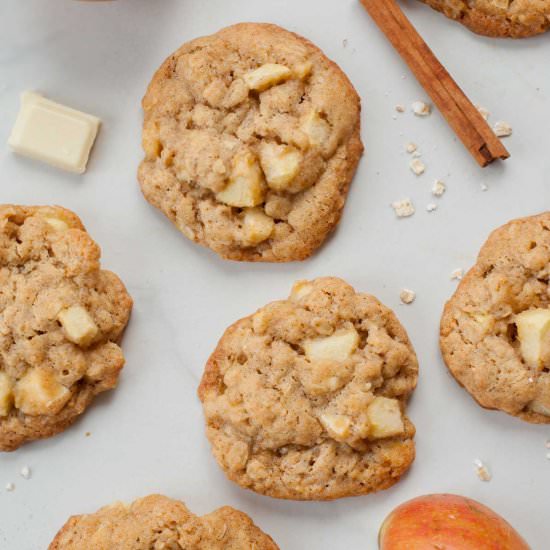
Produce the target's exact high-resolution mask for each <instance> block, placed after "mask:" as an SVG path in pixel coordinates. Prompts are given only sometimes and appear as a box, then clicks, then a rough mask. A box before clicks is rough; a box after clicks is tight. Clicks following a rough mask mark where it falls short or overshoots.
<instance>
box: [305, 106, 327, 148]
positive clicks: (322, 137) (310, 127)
mask: <svg viewBox="0 0 550 550" xmlns="http://www.w3.org/2000/svg"><path fill="white" fill-rule="evenodd" d="M301 129H302V131H303V132H304V133H305V134H306V135H307V137H308V139H309V143H310V144H311V145H314V146H322V145H323V144H324V143H325V142H326V141H327V140H328V138H329V137H330V124H329V123H328V122H327V121H326V120H325V119H323V118H321V117H320V116H319V113H318V112H317V111H310V112H309V113H308V114H307V115H306V116H305V118H304V119H303V121H302V124H301Z"/></svg>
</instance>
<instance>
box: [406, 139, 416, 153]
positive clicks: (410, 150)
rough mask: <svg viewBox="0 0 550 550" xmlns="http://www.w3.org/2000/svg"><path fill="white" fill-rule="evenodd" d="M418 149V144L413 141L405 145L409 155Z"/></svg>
mask: <svg viewBox="0 0 550 550" xmlns="http://www.w3.org/2000/svg"><path fill="white" fill-rule="evenodd" d="M416 149H417V146H416V143H413V142H412V141H411V142H409V143H407V145H405V151H407V153H414V152H415V151H416Z"/></svg>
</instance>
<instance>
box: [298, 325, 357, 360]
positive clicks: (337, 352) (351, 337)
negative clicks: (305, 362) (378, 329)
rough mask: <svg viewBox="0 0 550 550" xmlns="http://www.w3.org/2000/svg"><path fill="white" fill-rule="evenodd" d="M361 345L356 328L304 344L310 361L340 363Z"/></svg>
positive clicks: (339, 331) (338, 331)
mask: <svg viewBox="0 0 550 550" xmlns="http://www.w3.org/2000/svg"><path fill="white" fill-rule="evenodd" d="M358 345H359V334H357V331H356V330H355V328H350V329H342V330H337V331H336V332H335V333H334V334H333V335H332V336H328V337H326V338H315V339H314V340H306V341H305V342H304V350H305V352H306V357H307V358H308V359H309V360H310V361H338V362H342V361H345V360H346V359H348V358H349V357H350V356H351V354H352V353H353V352H354V351H355V350H356V349H357V346H358Z"/></svg>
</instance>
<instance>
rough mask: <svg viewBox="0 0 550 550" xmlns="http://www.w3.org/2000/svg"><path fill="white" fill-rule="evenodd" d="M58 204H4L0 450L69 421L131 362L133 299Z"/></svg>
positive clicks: (0, 209) (0, 224)
mask: <svg viewBox="0 0 550 550" xmlns="http://www.w3.org/2000/svg"><path fill="white" fill-rule="evenodd" d="M99 257H100V249H99V247H98V245H97V244H96V243H95V242H94V241H93V240H92V239H91V237H90V236H89V235H88V233H87V232H86V230H85V229H84V227H83V225H82V223H81V221H80V220H79V218H78V217H77V216H76V215H75V214H73V213H72V212H70V211H69V210H65V209H64V208H60V207H50V206H40V207H39V206H29V207H27V206H12V205H3V206H0V450H1V451H11V450H13V449H16V448H17V447H19V445H21V444H22V443H24V442H26V441H29V440H33V439H39V438H43V437H49V436H51V435H54V434H56V433H58V432H60V431H62V430H64V429H65V428H66V427H67V426H69V425H70V424H71V423H72V422H73V421H74V420H75V419H76V418H77V416H78V415H79V414H81V413H82V412H83V411H84V409H85V408H86V407H87V406H88V404H89V403H90V402H91V401H92V399H93V398H94V396H95V395H96V394H98V393H100V392H103V391H105V390H109V389H111V388H113V387H114V386H115V385H116V383H117V379H118V375H119V371H120V369H121V368H122V366H123V364H124V357H123V355H122V351H121V349H120V348H119V346H118V345H117V342H118V340H119V338H120V337H121V335H122V331H123V330H124V327H125V326H126V323H127V322H128V318H129V315H130V310H131V307H132V300H131V298H130V296H129V295H128V293H127V292H126V289H125V288H124V285H123V284H122V282H121V281H120V279H119V278H118V277H117V276H116V275H115V274H114V273H111V272H110V271H103V270H101V269H100V265H99Z"/></svg>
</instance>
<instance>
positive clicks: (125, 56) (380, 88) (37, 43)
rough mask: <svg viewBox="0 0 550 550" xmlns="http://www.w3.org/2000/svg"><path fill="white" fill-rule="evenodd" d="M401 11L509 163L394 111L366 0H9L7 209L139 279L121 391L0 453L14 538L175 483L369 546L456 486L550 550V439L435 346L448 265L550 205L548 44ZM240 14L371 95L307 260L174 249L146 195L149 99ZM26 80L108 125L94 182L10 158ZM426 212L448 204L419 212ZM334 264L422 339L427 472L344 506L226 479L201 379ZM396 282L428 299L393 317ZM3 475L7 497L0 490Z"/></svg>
mask: <svg viewBox="0 0 550 550" xmlns="http://www.w3.org/2000/svg"><path fill="white" fill-rule="evenodd" d="M406 9H407V12H408V14H409V15H410V17H411V18H412V20H413V21H414V23H415V24H416V25H417V26H418V28H419V30H420V31H421V32H422V34H423V35H424V36H425V38H426V40H427V41H428V42H429V43H430V45H431V46H432V47H433V49H434V50H435V52H436V53H437V54H438V55H439V56H440V58H441V60H442V61H443V62H444V64H445V65H446V66H447V67H448V69H449V70H450V71H451V73H452V74H454V75H455V77H456V78H457V80H458V81H459V82H460V83H461V84H462V86H463V88H464V89H465V90H466V92H467V93H468V94H469V95H470V96H471V97H472V99H473V100H474V101H476V102H479V103H480V104H482V105H484V106H486V107H487V108H488V109H490V111H491V112H492V113H493V115H492V118H491V120H492V121H493V122H494V121H496V120H498V119H504V120H508V121H509V122H510V123H511V124H512V125H513V128H514V135H513V136H512V137H511V138H509V139H508V140H507V141H506V145H507V146H508V147H509V149H510V151H511V153H512V158H511V159H510V160H509V161H507V162H506V163H504V164H502V163H501V164H497V165H495V166H491V167H489V168H487V169H485V170H481V169H480V168H478V167H477V165H475V163H474V162H473V160H472V159H471V158H470V157H469V156H468V154H467V153H466V152H465V151H464V150H463V148H462V146H461V145H460V144H459V143H457V142H456V139H455V138H454V136H453V134H452V133H451V131H450V130H449V128H448V127H447V126H446V125H445V123H444V121H443V120H442V119H441V117H440V115H439V114H438V113H437V112H435V113H434V114H433V115H432V116H430V117H429V118H427V119H419V118H416V117H414V116H413V115H412V114H411V113H410V112H407V113H406V114H399V115H397V114H396V113H395V111H394V106H395V104H396V103H403V104H406V105H407V106H409V105H410V103H411V102H412V101H414V100H416V99H422V98H424V94H423V92H422V90H421V89H420V88H419V86H418V84H417V83H416V82H415V80H414V79H413V78H412V77H411V76H410V74H409V72H408V71H407V69H406V68H405V67H404V66H403V64H402V63H401V61H400V60H399V59H398V58H397V56H396V55H395V53H394V52H393V51H392V49H391V48H390V46H389V45H388V44H387V43H386V42H385V40H384V39H383V38H382V36H381V34H380V33H379V32H378V30H377V29H376V28H375V27H374V25H373V23H372V22H371V21H370V20H369V17H368V16H367V15H366V14H365V13H364V12H363V11H362V9H361V7H360V6H359V3H358V1H356V0H339V1H336V2H335V1H329V0H263V1H260V2H258V1H256V0H233V1H231V2H229V1H228V0H208V1H206V0H117V1H115V2H96V3H84V2H76V1H70V0H24V1H22V0H2V3H1V6H0V43H1V48H0V144H3V145H1V146H0V200H1V201H2V202H21V203H29V204H35V203H58V204H62V205H64V206H67V207H68V208H71V209H74V210H75V211H76V212H77V213H78V214H79V215H80V216H81V217H82V219H83V220H84V222H85V224H86V225H87V227H88V229H89V231H90V233H91V234H92V236H93V237H94V238H95V239H96V240H97V241H98V242H99V243H100V244H101V247H102V249H103V263H104V265H105V266H106V267H108V268H111V269H113V270H114V271H116V272H117V273H118V274H120V276H121V277H122V279H123V280H124V281H125V282H126V284H127V286H128V288H129V290H130V292H131V293H132V295H133V297H134V299H135V309H134V313H133V317H132V320H131V323H130V325H129V327H128V331H127V333H126V336H125V339H124V346H123V347H124V351H125V354H126V357H127V366H126V368H125V371H124V374H123V376H122V380H121V383H120V386H119V388H118V389H117V390H116V391H114V392H111V394H110V395H106V396H104V397H102V398H100V399H98V400H97V402H96V403H95V404H94V406H92V407H91V408H90V409H89V410H88V412H87V413H86V414H85V415H84V416H83V417H82V419H81V420H79V421H78V422H77V423H76V424H75V425H74V426H73V427H72V428H71V429H69V430H67V431H66V432H65V433H64V434H61V435H59V436H57V437H55V438H52V439H49V440H47V441H43V442H38V443H33V444H30V445H26V446H25V447H23V448H21V449H20V450H18V451H17V452H15V453H11V454H3V455H2V456H0V548H2V549H7V550H34V549H37V548H45V547H46V546H47V544H48V542H49V541H50V540H51V538H52V537H53V535H54V534H55V532H56V531H57V529H58V528H59V527H60V526H61V525H62V524H63V522H64V521H65V520H66V518H67V517H68V516H69V515H71V514H74V513H78V512H91V511H93V510H95V509H97V508H98V507H99V506H101V505H103V504H107V503H109V502H111V501H114V500H117V499H123V500H130V499H133V498H135V497H137V496H140V495H145V494H148V493H151V492H161V493H165V494H167V495H171V496H173V497H178V498H182V499H185V501H186V502H187V503H188V505H189V506H190V507H191V508H192V509H193V510H194V511H196V512H198V513H203V512H207V511H209V510H212V509H213V508H215V507H217V506H220V505H223V504H230V505H232V506H235V507H237V508H240V509H242V510H244V511H246V512H248V513H250V514H251V515H252V516H253V518H254V520H255V521H256V522H257V523H258V524H259V525H261V526H262V527H263V528H264V529H265V530H266V531H267V532H269V533H271V534H272V535H273V537H274V538H275V539H276V540H277V541H278V543H279V544H280V546H281V548H284V549H287V550H300V549H305V548H308V549H309V548H318V549H327V550H328V549H335V548H338V549H346V550H347V549H355V548H357V549H359V548H366V549H374V548H375V547H376V542H375V540H376V532H377V528H378V526H379V524H380V523H381V521H382V519H383V518H384V516H385V515H386V514H387V513H388V512H389V511H390V510H391V509H392V508H393V507H394V506H395V505H397V504H399V503H400V502H402V501H404V500H406V499H408V498H411V497H413V496H416V495H419V494H423V493H428V492H443V491H451V492H457V493H462V494H464V495H468V496H470V497H474V498H477V499H479V500H481V501H482V502H484V503H486V504H488V505H490V506H492V507H493V508H494V509H495V510H496V511H498V512H500V513H501V514H503V515H504V516H505V517H506V518H508V519H509V520H510V521H511V523H512V524H513V525H515V526H516V527H517V528H518V529H519V530H520V531H521V532H522V533H523V534H524V536H525V537H526V539H527V540H528V541H529V542H530V544H531V545H532V547H533V550H543V549H544V548H548V540H547V535H548V521H547V516H548V509H549V505H550V491H549V487H550V461H549V460H547V459H546V453H547V452H548V450H547V449H545V446H544V444H545V441H546V440H547V439H548V438H550V427H544V426H531V425H528V424H525V423H522V422H520V421H519V420H516V419H513V418H510V417H508V416H506V415H504V414H502V413H495V412H487V411H484V410H482V409H480V408H479V407H478V406H477V405H476V404H475V403H474V402H473V400H472V399H471V398H470V397H469V396H468V395H467V394H466V393H465V392H464V391H463V390H462V389H460V388H459V387H458V385H457V384H456V383H455V382H454V381H453V379H452V378H451V377H450V376H449V375H448V374H447V371H446V369H445V367H444V365H443V362H442V360H441V358H440V355H439V352H438V346H437V336H438V320H439V316H440V312H441V308H442V305H443V303H444V301H445V299H447V298H448V297H449V296H450V294H451V293H452V292H453V289H454V287H455V284H456V283H455V282H453V281H451V280H450V279H449V274H450V273H451V271H452V270H453V269H455V268H457V267H465V268H467V267H469V266H470V265H471V264H472V262H473V260H474V258H475V255H476V253H477V250H478V248H479V246H480V245H481V243H482V242H483V241H484V239H485V238H486V236H487V234H488V232H489V231H490V230H491V229H492V228H494V227H496V226H497V225H499V224H501V223H503V222H505V221H506V220H508V219H509V218H512V217H517V216H525V215H528V214H533V213H536V212H538V211H540V210H542V209H544V208H548V206H549V204H550V201H549V199H550V191H549V183H550V182H549V181H548V178H549V176H548V173H549V172H550V155H549V153H548V128H549V122H550V120H549V118H550V116H549V112H550V101H549V100H550V96H549V94H550V71H549V70H548V59H549V56H550V36H543V37H540V38H536V39H531V40H526V41H522V42H512V41H492V40H489V39H485V38H480V37H477V36H474V35H473V34H470V33H469V32H467V31H466V30H464V29H463V28H461V27H460V26H458V25H455V24H453V23H451V22H449V21H447V20H446V19H444V18H443V17H441V16H439V15H437V14H436V13H433V12H432V11H430V10H429V9H428V8H426V7H424V6H422V5H421V4H420V3H417V2H415V1H412V0H409V1H408V2H406ZM243 20H253V21H271V22H275V23H279V24H281V25H283V26H285V27H288V28H290V29H292V30H294V31H296V32H299V33H301V34H303V35H305V36H307V37H308V38H310V39H311V40H313V41H314V42H315V43H317V44H318V45H319V46H321V47H322V48H323V49H324V50H325V51H326V53H327V54H328V55H329V56H330V57H331V58H333V59H334V60H336V61H337V62H338V63H339V64H340V65H341V66H342V68H343V69H344V70H345V71H346V72H347V73H348V75H349V76H350V78H351V80H352V81H353V83H354V84H355V85H356V87H357V89H358V91H359V93H360V94H361V96H362V98H363V107H364V110H363V115H364V124H363V139H364V142H365V145H366V148H367V152H366V155H365V157H364V159H363V161H362V162H361V165H360V168H359V171H358V173H357V176H356V178H355V182H354V185H353V186H352V189H351V193H350V199H349V202H348V205H347V207H346V211H345V214H344V218H343V220H342V223H341V225H340V228H339V229H338V231H337V232H336V234H335V235H334V236H333V237H332V238H331V239H330V241H329V242H328V243H327V244H326V245H325V246H324V247H323V248H322V250H321V251H320V253H319V254H317V255H316V256H315V257H314V258H312V259H311V260H309V261H307V262H304V263H301V264H290V265H246V264H237V263H227V262H223V261H221V260H219V259H218V258H217V257H216V256H215V255H214V254H212V253H210V252H209V251H207V250H205V249H202V248H199V247H198V246H196V245H193V244H191V243H189V242H188V241H186V240H185V239H184V238H183V237H181V236H180V235H179V234H178V233H177V231H176V230H175V229H173V228H172V226H171V225H170V224H169V223H168V221H167V220H165V219H164V217H163V216H162V215H161V214H159V213H158V212H157V211H155V210H154V209H153V208H152V207H150V206H149V205H148V204H147V203H146V202H145V200H144V199H143V198H142V196H141V194H140V191H139V189H138V185H137V183H136V176H135V173H136V168H137V164H138V162H139V160H140V156H141V153H140V144H139V142H140V125H141V111H140V104H139V101H140V99H141V96H142V94H143V92H144V90H145V87H146V85H147V83H148V81H149V78H150V77H151V75H152V74H153V71H154V70H155V69H156V68H157V66H158V65H159V64H160V63H161V61H162V60H163V59H164V58H165V57H166V56H167V55H168V54H170V53H171V52H172V51H173V50H174V49H175V48H177V47H178V46H179V45H180V44H181V43H182V42H184V41H186V40H189V39H191V38H193V37H195V36H198V35H202V34H207V33H211V32H213V31H215V30H217V29H218V28H220V27H222V26H225V25H228V24H230V23H234V22H238V21H243ZM344 39H346V40H347V47H344V46H343V40H344ZM403 75H404V76H403ZM28 89H34V90H39V91H42V92H44V93H45V94H47V95H48V96H49V97H51V98H52V99H54V100H57V101H61V102H65V103H66V104H68V105H70V106H72V107H75V108H80V109H83V110H85V111H88V112H90V113H92V114H95V115H98V116H100V117H101V118H102V119H103V121H104V123H103V127H102V129H101V132H100V135H99V139H98V141H97V143H96V146H95V149H94V151H93V155H92V158H91V162H90V164H89V170H88V172H87V173H86V174H85V175H84V176H81V177H79V176H73V175H69V174H65V173H62V172H60V171H58V170H55V169H50V168H48V167H46V166H43V165H41V164H38V163H35V162H32V161H28V160H26V159H22V158H18V157H16V156H14V155H13V154H11V153H10V152H9V151H8V149H7V146H6V145H5V143H6V141H7V138H8V134H9V131H10V128H11V126H12V124H13V122H14V120H15V116H16V112H17V109H18V96H19V93H20V92H21V91H23V90H28ZM393 115H396V118H397V120H394V119H393V118H392V117H393ZM410 140H412V141H415V142H416V143H417V144H418V145H419V148H420V150H421V151H422V153H423V156H422V159H423V160H424V161H425V163H426V165H427V171H426V174H425V175H424V176H421V177H419V178H417V177H415V176H414V175H413V174H412V173H411V172H410V171H409V168H408V160H409V159H408V157H407V155H406V153H404V151H403V147H404V145H405V143H406V142H408V141H410ZM435 178H441V179H443V180H445V182H446V183H447V185H448V192H447V193H446V195H445V196H444V197H443V198H441V199H439V200H434V199H433V197H432V196H431V195H430V188H431V185H432V182H433V180H434V179H435ZM483 184H485V185H487V186H488V187H489V189H488V191H486V192H483V191H482V190H481V186H482V185H483ZM406 196H410V197H412V198H413V200H414V201H415V203H416V206H417V212H416V214H415V215H414V216H413V217H412V218H409V219H405V220H397V219H395V217H394V214H393V211H392V210H391V208H390V207H389V203H390V202H392V201H394V200H396V199H399V198H403V197H406ZM430 202H437V204H438V206H439V207H438V209H437V210H436V211H435V212H432V213H428V212H426V211H425V207H426V205H427V204H428V203H430ZM327 274H331V275H338V276H342V277H344V278H346V279H347V280H348V281H349V282H351V283H352V284H353V285H354V286H356V287H357V288H358V289H361V290H368V291H370V292H372V293H374V294H376V295H377V296H378V297H379V298H380V299H381V300H382V301H383V302H385V303H386V304H388V305H389V306H390V307H393V308H395V310H396V311H397V313H398V315H399V317H400V319H401V320H402V322H403V323H404V325H405V326H406V328H407V330H408V331H409V334H410V336H411V338H412V341H413V343H414V345H415V347H416V350H417V352H418V356H419V359H420V364H421V376H420V381H419V387H418V390H417V391H416V393H415V395H414V398H413V400H412V402H411V405H410V415H411V417H412V419H413V420H414V422H415V424H416V426H417V429H418V436H417V449H418V456H417V460H416V462H415V464H414V466H413V468H412V470H411V472H410V474H409V475H407V476H406V477H405V478H404V479H403V480H402V482H400V483H399V484H398V485H397V486H395V487H394V488H393V489H390V490H388V491H385V492H382V493H380V494H377V495H371V496H367V497H360V498H354V499H345V500H340V501H337V502H329V503H293V502H284V501H277V500H273V499H269V498H266V497H261V496H258V495H255V494H253V493H251V492H247V491H244V490H241V489H239V488H238V487H236V486H235V485H233V484H232V483H230V482H229V481H226V479H225V477H224V475H223V474H222V472H221V471H220V470H219V468H218V467H217V465H216V463H215V462H214V459H213V458H212V457H211V455H210V451H209V448H208V444H207V441H206V439H205V437H204V434H203V418H202V411H201V407H200V405H199V402H198V399H197V397H196V393H195V392H196V387H197V383H198V380H199V377H200V375H201V372H202V368H203V365H204V363H205V360H206V358H207V356H208V354H209V352H210V351H211V350H212V349H213V347H214V345H215V343H216V341H217V339H218V338H219V336H220V335H221V333H222V331H223V329H224V327H226V326H227V325H228V324H229V323H231V322H232V321H234V320H235V319H237V318H239V317H241V316H243V315H245V314H247V313H249V312H251V311H252V310H254V309H255V308H257V307H259V306H261V305H263V304H264V303H266V302H267V301H270V300H272V299H276V298H280V297H283V296H285V295H286V294H287V292H288V290H289V288H290V285H291V283H292V281H294V280H295V279H298V278H307V277H314V276H318V275H327ZM402 287H409V288H412V289H414V290H416V292H417V293H418V297H417V300H416V302H415V303H414V304H413V305H411V306H402V305H399V299H398V295H399V291H400V289H401V288H402ZM88 431H89V432H91V436H90V437H85V432H88ZM478 457H479V458H481V459H483V460H485V461H486V462H487V464H488V465H489V467H490V468H491V470H492V472H493V475H494V477H493V480H492V481H491V482H490V483H482V482H481V481H479V480H478V478H477V477H476V475H475V474H474V470H473V465H472V461H473V460H474V459H475V458H478ZM24 465H28V466H30V467H31V468H32V471H33V476H32V479H30V480H28V481H26V480H24V479H23V478H22V477H20V475H19V470H20V469H21V467H22V466H24ZM10 481H11V482H14V483H15V484H16V489H15V491H14V492H11V493H9V492H6V491H5V490H4V485H5V484H6V483H7V482H10Z"/></svg>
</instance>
